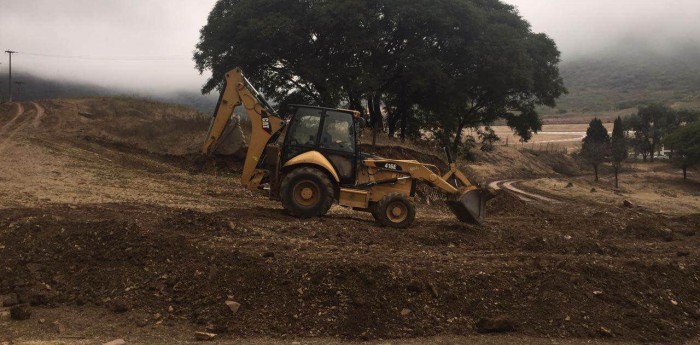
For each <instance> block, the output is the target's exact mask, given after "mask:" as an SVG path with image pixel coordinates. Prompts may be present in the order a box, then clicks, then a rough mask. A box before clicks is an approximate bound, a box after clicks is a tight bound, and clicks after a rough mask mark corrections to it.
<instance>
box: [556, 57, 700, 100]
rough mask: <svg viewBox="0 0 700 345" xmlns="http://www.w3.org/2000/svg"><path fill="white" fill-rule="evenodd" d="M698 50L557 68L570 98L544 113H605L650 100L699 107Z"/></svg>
mask: <svg viewBox="0 0 700 345" xmlns="http://www.w3.org/2000/svg"><path fill="white" fill-rule="evenodd" d="M699 59H700V49H695V50H694V49H687V50H685V51H679V52H672V53H666V54H659V53H649V52H642V51H638V52H627V53H617V54H612V55H608V56H600V57H595V58H581V59H574V60H571V61H568V62H563V63H562V64H561V75H562V77H563V78H564V82H565V84H566V86H567V88H568V89H569V94H568V95H565V96H563V97H561V99H560V100H559V102H558V107H557V109H555V110H549V111H547V113H549V114H552V113H581V112H609V111H618V110H621V109H628V108H636V107H638V106H639V105H643V104H646V103H649V102H660V103H665V104H669V105H673V106H676V107H684V108H700V64H698V63H697V62H698V61H699Z"/></svg>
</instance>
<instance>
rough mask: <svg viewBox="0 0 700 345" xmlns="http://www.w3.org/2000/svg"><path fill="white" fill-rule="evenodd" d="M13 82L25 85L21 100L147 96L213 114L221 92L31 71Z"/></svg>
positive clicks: (17, 92) (2, 86)
mask: <svg viewBox="0 0 700 345" xmlns="http://www.w3.org/2000/svg"><path fill="white" fill-rule="evenodd" d="M3 72H4V74H3V73H0V100H2V101H5V100H7V98H8V95H7V93H8V88H7V79H8V76H7V73H6V70H4V71H3ZM13 80H14V81H21V82H23V83H24V84H23V85H21V86H20V87H19V89H17V87H16V86H15V89H14V99H15V100H19V101H33V100H43V99H54V98H76V97H94V96H127V97H130V98H144V99H149V100H153V101H160V102H164V103H171V104H178V105H185V106H189V107H192V108H194V109H197V110H198V111H200V112H203V113H207V114H209V113H211V112H212V111H213V110H214V107H215V105H216V101H217V99H218V94H210V95H202V94H201V93H199V92H198V89H197V88H193V89H192V91H181V92H167V93H163V92H158V91H153V92H135V91H133V90H122V89H116V88H108V87H103V86H99V85H95V84H88V83H80V82H74V81H69V80H53V79H46V78H40V77H37V76H35V75H32V74H28V73H13Z"/></svg>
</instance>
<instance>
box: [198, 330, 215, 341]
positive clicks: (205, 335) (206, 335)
mask: <svg viewBox="0 0 700 345" xmlns="http://www.w3.org/2000/svg"><path fill="white" fill-rule="evenodd" d="M194 337H195V339H197V340H199V341H207V340H213V339H214V338H216V334H214V333H208V332H194Z"/></svg>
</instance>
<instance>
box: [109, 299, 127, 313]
mask: <svg viewBox="0 0 700 345" xmlns="http://www.w3.org/2000/svg"><path fill="white" fill-rule="evenodd" d="M111 309H112V311H113V312H115V313H126V312H127V311H129V306H128V305H127V304H126V302H124V301H114V302H112V305H111Z"/></svg>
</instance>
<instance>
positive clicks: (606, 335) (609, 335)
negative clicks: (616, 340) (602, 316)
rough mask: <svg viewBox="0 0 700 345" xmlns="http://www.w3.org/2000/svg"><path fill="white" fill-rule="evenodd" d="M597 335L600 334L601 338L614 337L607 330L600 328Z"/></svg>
mask: <svg viewBox="0 0 700 345" xmlns="http://www.w3.org/2000/svg"><path fill="white" fill-rule="evenodd" d="M598 333H600V335H601V336H604V337H608V338H612V337H614V336H615V334H614V333H613V332H612V331H611V330H610V329H608V328H605V327H600V329H599V330H598Z"/></svg>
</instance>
